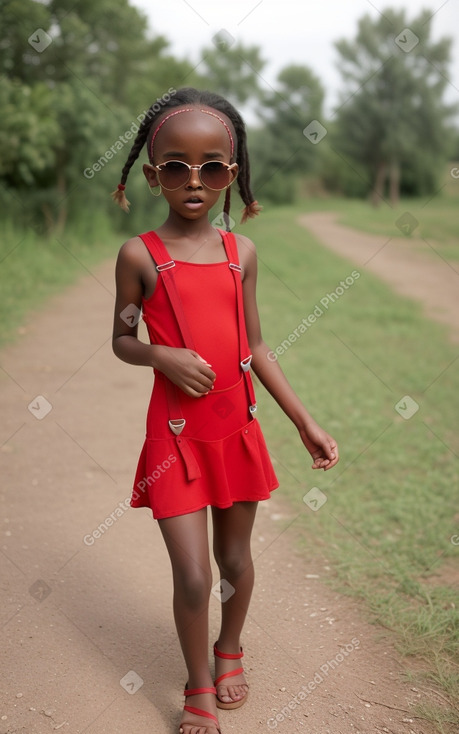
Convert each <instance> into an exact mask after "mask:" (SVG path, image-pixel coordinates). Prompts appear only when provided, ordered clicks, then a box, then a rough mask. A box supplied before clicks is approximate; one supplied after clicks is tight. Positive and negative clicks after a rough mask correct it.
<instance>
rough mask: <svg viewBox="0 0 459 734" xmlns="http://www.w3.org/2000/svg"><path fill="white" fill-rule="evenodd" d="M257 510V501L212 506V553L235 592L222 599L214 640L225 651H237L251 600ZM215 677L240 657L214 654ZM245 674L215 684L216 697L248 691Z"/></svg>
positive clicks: (226, 698) (227, 699) (223, 698)
mask: <svg viewBox="0 0 459 734" xmlns="http://www.w3.org/2000/svg"><path fill="white" fill-rule="evenodd" d="M256 511H257V502H236V503H235V504H234V505H233V506H232V507H229V508H227V509H225V510H220V509H218V508H216V507H213V508H212V515H213V524H214V542H213V545H214V556H215V560H216V562H217V564H218V567H219V570H220V578H221V579H225V580H226V581H228V582H229V583H230V584H231V586H233V587H234V589H235V591H234V593H233V594H232V595H231V596H230V597H229V598H228V599H227V600H226V601H224V602H222V621H221V628H220V635H219V638H218V640H217V647H218V649H219V650H220V651H221V652H223V653H227V654H236V653H238V652H239V651H240V635H241V632H242V627H243V625H244V621H245V618H246V614H247V611H248V608H249V604H250V597H251V595H252V589H253V582H254V569H253V562H252V554H251V549H250V538H251V534H252V528H253V523H254V520H255V514H256ZM215 666H216V677H218V676H219V675H222V674H223V673H227V672H229V671H230V670H234V669H235V668H238V667H241V665H240V661H239V660H237V661H234V660H225V659H222V658H218V657H216V658H215ZM247 690H248V686H247V684H246V682H245V678H244V675H243V674H242V673H241V674H240V675H238V676H234V677H233V678H230V679H228V684H226V683H225V682H224V681H222V683H220V684H219V685H218V688H217V693H218V697H219V698H220V700H221V701H223V702H224V703H231V702H232V701H239V700H240V699H241V698H243V697H244V696H245V695H246V694H247Z"/></svg>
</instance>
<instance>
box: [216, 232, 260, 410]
mask: <svg viewBox="0 0 459 734" xmlns="http://www.w3.org/2000/svg"><path fill="white" fill-rule="evenodd" d="M218 232H219V233H220V235H221V236H222V238H223V244H224V245H225V250H226V255H227V257H228V261H229V263H228V264H229V268H230V270H231V272H232V274H233V279H234V284H235V287H236V305H237V318H238V327H239V329H238V330H239V356H240V365H241V369H242V371H243V373H244V378H245V383H246V386H247V392H248V395H249V399H250V405H249V411H250V413H251V414H253V413H255V411H256V409H257V403H256V400H255V391H254V389H253V383H252V378H251V377H250V372H249V370H250V364H251V361H252V355H251V354H250V350H249V342H248V339H247V327H246V324H245V315H244V298H243V294H242V280H241V266H240V264H239V253H238V250H237V242H236V237H235V236H234V234H233V233H232V232H225V231H224V230H223V229H219V230H218Z"/></svg>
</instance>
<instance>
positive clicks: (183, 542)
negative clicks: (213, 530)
mask: <svg viewBox="0 0 459 734" xmlns="http://www.w3.org/2000/svg"><path fill="white" fill-rule="evenodd" d="M158 524H159V527H160V529H161V532H162V534H163V537H164V540H165V543H166V547H167V550H168V553H169V556H170V559H171V564H172V575H173V581H174V601H173V608H174V618H175V624H176V627H177V633H178V637H179V640H180V645H181V647H182V652H183V656H184V658H185V664H186V667H187V670H188V688H209V687H212V686H213V680H212V676H211V674H210V670H209V660H208V650H209V617H208V610H209V597H210V590H211V587H212V572H211V568H210V559H209V541H208V535H207V510H206V508H204V509H202V510H199V511H198V512H193V513H190V514H188V515H179V516H177V517H171V518H166V519H164V520H159V521H158ZM186 703H187V704H188V705H190V706H194V707H196V708H200V709H204V710H205V711H209V713H212V714H214V715H216V705H215V696H214V695H212V694H209V693H206V694H199V695H195V696H189V697H188V698H187V701H186ZM182 721H187V722H189V725H188V726H187V725H186V724H181V729H183V732H184V734H189V732H190V730H191V729H192V726H193V727H194V728H193V734H195V733H196V734H207V732H208V733H209V734H210V732H212V733H213V732H214V731H215V725H214V724H212V723H211V722H210V721H209V719H207V720H206V719H205V718H203V717H200V716H196V715H195V714H190V713H188V712H184V714H183V717H182ZM191 724H192V726H191Z"/></svg>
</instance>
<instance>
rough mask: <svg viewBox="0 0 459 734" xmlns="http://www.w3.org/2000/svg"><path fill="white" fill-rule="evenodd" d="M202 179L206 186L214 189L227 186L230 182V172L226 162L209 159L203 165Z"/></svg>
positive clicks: (217, 189)
mask: <svg viewBox="0 0 459 734" xmlns="http://www.w3.org/2000/svg"><path fill="white" fill-rule="evenodd" d="M200 173H201V181H202V183H203V184H204V186H207V187H208V188H209V189H214V191H219V190H220V189H224V188H226V186H228V184H229V182H230V173H229V171H228V167H227V165H226V164H225V163H220V161H209V162H208V163H204V165H203V166H202V167H201V171H200Z"/></svg>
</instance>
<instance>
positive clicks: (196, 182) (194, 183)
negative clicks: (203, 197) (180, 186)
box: [188, 168, 202, 189]
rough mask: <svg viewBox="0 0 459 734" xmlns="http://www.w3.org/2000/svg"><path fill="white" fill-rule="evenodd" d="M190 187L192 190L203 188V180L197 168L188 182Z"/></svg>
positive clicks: (192, 171) (193, 170) (193, 169)
mask: <svg viewBox="0 0 459 734" xmlns="http://www.w3.org/2000/svg"><path fill="white" fill-rule="evenodd" d="M188 186H191V187H192V188H194V189H195V188H202V183H201V179H200V178H199V171H198V170H197V169H196V168H192V169H191V176H190V179H189V181H188Z"/></svg>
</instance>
